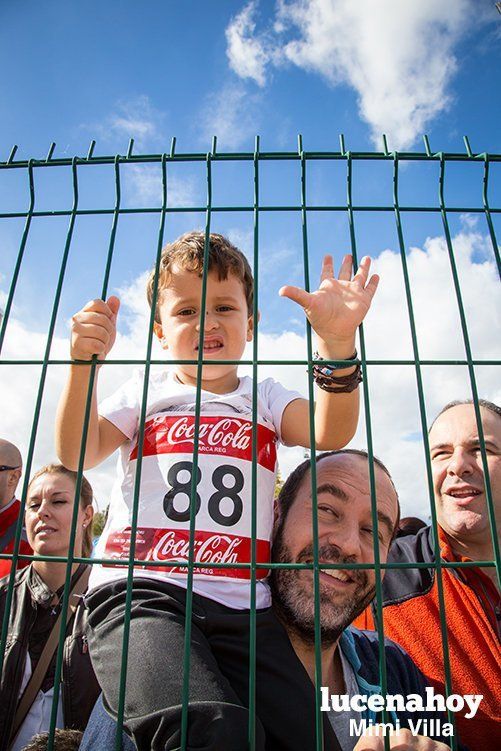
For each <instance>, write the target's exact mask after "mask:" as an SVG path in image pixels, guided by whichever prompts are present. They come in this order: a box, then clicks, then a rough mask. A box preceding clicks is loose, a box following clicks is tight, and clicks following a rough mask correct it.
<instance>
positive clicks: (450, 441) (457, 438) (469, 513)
mask: <svg viewBox="0 0 501 751" xmlns="http://www.w3.org/2000/svg"><path fill="white" fill-rule="evenodd" d="M480 414H481V417H482V427H483V432H484V440H485V451H486V455H487V465H488V467H489V478H490V484H491V490H492V500H493V503H494V510H495V515H496V523H497V528H498V530H499V529H500V528H501V526H500V525H501V418H500V417H499V416H498V415H496V414H494V413H493V412H491V411H490V410H488V409H484V408H482V407H481V408H480ZM429 438H430V456H431V465H432V470H433V485H434V489H435V504H436V509H437V518H438V522H439V524H440V526H441V527H442V528H443V529H444V530H445V531H446V532H447V533H449V534H450V535H452V537H455V538H464V539H465V540H466V541H468V540H470V541H472V542H473V541H477V540H478V541H480V542H485V540H486V539H488V538H486V535H489V534H490V532H489V515H488V510H487V504H486V499H485V488H484V472H483V468H482V455H481V452H480V441H479V438H478V429H477V421H476V419H475V410H474V407H473V405H472V404H460V405H458V406H457V407H451V409H448V410H447V412H444V414H443V415H440V417H438V418H437V420H436V422H435V424H434V425H433V427H432V429H431V430H430V437H429Z"/></svg>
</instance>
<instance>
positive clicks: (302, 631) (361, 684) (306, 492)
mask: <svg viewBox="0 0 501 751" xmlns="http://www.w3.org/2000/svg"><path fill="white" fill-rule="evenodd" d="M316 474H317V478H316V486H317V493H316V496H317V497H316V514H317V520H318V560H319V563H320V566H321V570H320V573H319V616H320V626H321V629H320V630H321V662H322V709H323V710H324V711H327V712H328V716H329V720H330V722H331V725H332V727H333V728H334V730H335V733H336V736H337V738H338V741H339V743H340V745H341V748H342V749H343V751H352V750H353V749H355V751H359V750H360V751H361V750H362V749H365V748H373V747H374V748H377V747H378V746H377V745H374V746H373V745H367V744H372V743H379V741H381V742H382V740H383V738H377V737H376V739H375V740H374V738H372V739H370V740H367V739H366V738H364V739H360V740H358V738H359V736H360V728H361V724H360V723H361V722H362V723H363V724H365V723H367V724H366V729H367V730H368V731H369V733H370V732H372V730H371V723H374V722H377V721H381V709H382V704H383V703H384V699H383V697H384V694H383V691H382V689H381V687H380V685H379V643H378V638H377V635H376V634H374V633H371V632H360V631H356V630H354V629H351V628H349V626H350V624H351V623H352V621H353V619H354V618H356V616H357V615H359V614H360V613H361V612H362V611H363V610H364V608H365V607H366V605H367V604H368V603H369V602H371V600H372V599H373V598H374V594H375V587H376V572H375V570H374V568H367V569H362V568H360V569H358V568H357V569H352V568H343V566H350V565H351V564H372V565H374V534H375V530H374V524H373V519H372V505H371V489H370V482H369V462H368V457H367V454H366V453H365V452H363V451H356V450H353V449H344V450H341V451H333V452H326V453H324V454H320V455H318V456H317V463H316ZM374 479H375V493H376V507H377V518H378V538H377V540H378V544H379V556H380V561H381V563H384V562H385V561H386V559H387V554H388V550H389V547H390V544H391V542H392V540H393V539H394V536H395V533H396V530H397V527H398V521H399V516H400V513H399V504H398V497H397V493H396V490H395V487H394V485H393V482H392V479H391V477H390V475H389V473H388V470H387V469H386V468H385V467H384V465H383V464H382V463H381V462H379V461H378V460H377V459H376V460H375V463H374ZM278 507H279V517H278V521H277V528H276V532H275V538H274V543H273V561H274V562H275V563H284V564H290V563H295V564H312V563H313V561H314V546H313V533H312V518H313V513H314V511H315V508H314V499H313V494H312V487H311V472H310V462H309V461H305V462H303V463H302V464H300V465H299V467H297V468H296V469H295V470H294V472H293V473H292V474H291V475H290V476H289V478H288V479H287V481H286V483H285V484H284V486H283V488H282V490H281V492H280V496H279V498H278ZM324 566H335V567H336V568H324ZM270 584H271V590H272V599H273V608H274V610H275V613H276V614H277V615H278V617H279V619H280V620H281V621H282V623H283V625H284V627H285V629H286V631H287V633H288V635H289V638H290V640H291V642H292V645H293V647H294V650H295V652H296V654H297V656H298V657H299V659H300V660H301V662H302V664H303V666H304V668H305V670H306V671H307V673H308V675H309V676H310V678H311V680H312V681H313V682H315V673H316V670H315V591H314V573H313V570H312V569H311V568H290V567H289V568H276V569H273V572H272V575H271V581H270ZM385 656H386V671H387V692H386V693H387V694H388V695H392V696H398V697H402V701H403V702H404V703H406V701H407V698H408V697H410V696H411V695H413V696H414V697H424V695H425V693H426V684H425V681H424V678H423V676H422V674H421V673H420V672H419V670H417V668H416V666H415V665H414V663H413V662H412V660H411V659H410V658H409V656H408V655H407V654H406V653H405V652H404V651H403V650H402V649H401V648H400V647H399V646H398V645H396V644H393V643H392V642H389V641H387V642H386V644H385ZM258 690H259V688H258ZM357 697H358V698H357ZM363 697H365V699H364V698H363ZM369 697H370V698H369ZM423 704H426V701H424V702H423ZM386 708H387V709H388V716H387V722H388V723H392V725H393V728H395V732H394V733H393V732H391V731H389V730H387V731H386V732H387V734H388V735H389V740H390V748H399V749H421V748H422V749H424V748H426V749H429V751H439V750H441V749H446V748H449V746H448V745H445V744H444V743H443V742H441V741H442V740H447V738H446V737H444V735H443V731H444V730H445V728H444V727H443V723H441V722H440V721H439V720H438V717H439V715H437V713H436V712H433V711H431V712H430V711H426V709H416V710H415V711H412V710H409V708H408V707H406V708H404V709H402V707H401V706H399V705H398V702H396V703H395V705H391V704H390V705H389V706H388V705H386ZM420 721H421V722H420ZM433 723H434V724H433ZM412 726H414V731H415V732H414V733H410V732H409V731H408V730H406V729H405V728H409V727H410V728H411V730H412V729H413V728H412ZM425 736H427V737H425ZM381 747H383V746H381Z"/></svg>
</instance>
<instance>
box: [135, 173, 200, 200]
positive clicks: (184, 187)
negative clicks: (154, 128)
mask: <svg viewBox="0 0 501 751" xmlns="http://www.w3.org/2000/svg"><path fill="white" fill-rule="evenodd" d="M123 184H124V190H125V192H126V194H127V197H128V198H129V199H130V200H131V202H132V203H133V204H139V205H141V206H146V205H153V206H160V205H161V204H162V172H161V168H160V165H147V164H130V165H127V170H126V171H125V170H124V171H123ZM197 203H198V204H199V203H200V196H198V194H197V190H196V186H195V182H194V180H193V179H192V178H190V177H188V178H185V179H184V180H180V179H179V178H178V177H175V176H173V177H171V176H170V175H169V174H168V175H167V205H168V206H170V207H174V206H196V205H197Z"/></svg>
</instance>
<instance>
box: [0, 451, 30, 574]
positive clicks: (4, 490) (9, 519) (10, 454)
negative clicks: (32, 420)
mask: <svg viewBox="0 0 501 751" xmlns="http://www.w3.org/2000/svg"><path fill="white" fill-rule="evenodd" d="M22 467H23V460H22V458H21V453H20V451H19V449H18V448H17V446H14V444H13V443H11V442H10V441H6V440H5V439H3V438H0V553H12V552H13V551H14V542H15V539H16V528H17V520H18V518H19V512H20V510H21V502H20V501H19V500H18V499H17V498H16V489H17V486H18V484H19V480H20V479H21V473H22ZM32 552H33V551H32V550H31V548H30V546H29V545H28V540H27V537H26V529H25V528H24V524H23V530H22V533H21V543H20V546H19V553H21V554H22V555H31V553H32ZM28 564H29V561H27V560H22V559H20V560H19V561H18V563H17V568H18V569H21V568H24V567H25V566H27V565H28ZM10 569H11V559H10V558H0V578H1V577H3V576H7V574H9V573H10Z"/></svg>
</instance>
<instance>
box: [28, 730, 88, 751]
mask: <svg viewBox="0 0 501 751" xmlns="http://www.w3.org/2000/svg"><path fill="white" fill-rule="evenodd" d="M81 740H82V731H81V730H56V732H55V735H54V745H53V749H54V751H78V749H79V748H80V741H81ZM48 747H49V733H39V734H38V735H35V736H34V737H33V738H32V739H31V741H30V742H29V743H28V745H27V746H25V747H24V748H23V749H22V751H47V749H48Z"/></svg>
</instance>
